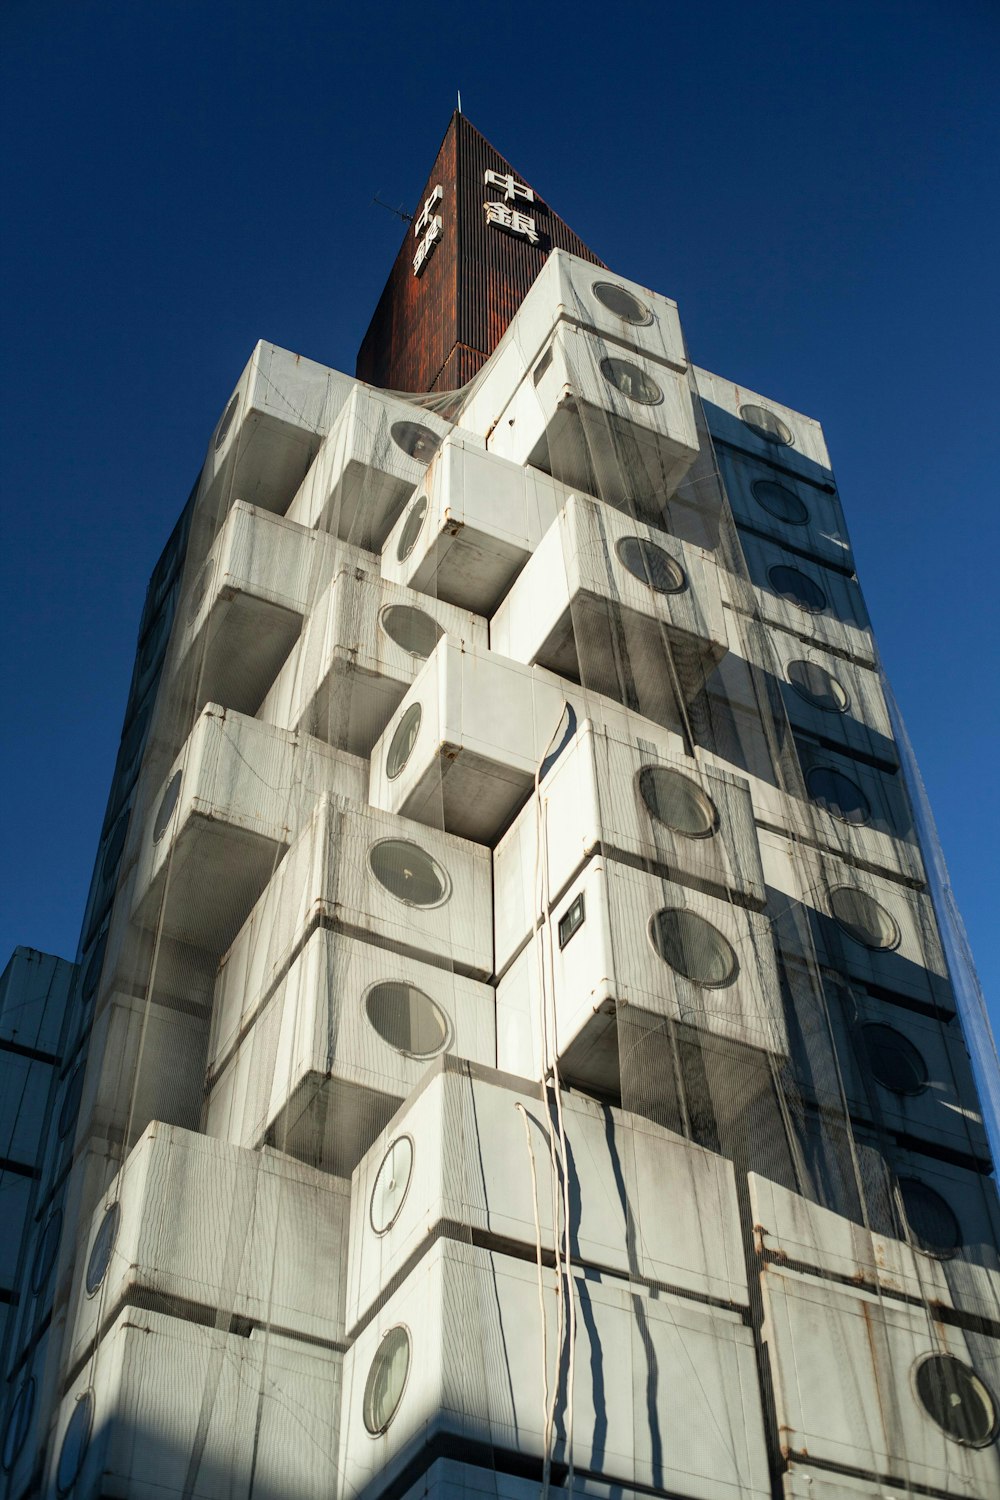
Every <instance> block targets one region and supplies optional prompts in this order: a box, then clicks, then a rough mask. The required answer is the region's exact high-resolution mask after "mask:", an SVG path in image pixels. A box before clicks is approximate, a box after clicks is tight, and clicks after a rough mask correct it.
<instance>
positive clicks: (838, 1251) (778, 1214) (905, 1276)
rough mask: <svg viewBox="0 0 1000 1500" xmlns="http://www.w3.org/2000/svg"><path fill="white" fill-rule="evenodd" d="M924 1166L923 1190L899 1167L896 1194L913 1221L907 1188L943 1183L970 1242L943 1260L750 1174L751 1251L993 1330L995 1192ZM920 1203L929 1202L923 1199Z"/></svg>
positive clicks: (998, 1290)
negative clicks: (981, 1321) (966, 1316)
mask: <svg viewBox="0 0 1000 1500" xmlns="http://www.w3.org/2000/svg"><path fill="white" fill-rule="evenodd" d="M913 1160H914V1161H916V1162H917V1163H918V1165H917V1167H915V1168H911V1169H910V1170H911V1171H912V1170H921V1171H923V1170H924V1166H923V1161H922V1160H921V1159H919V1158H913ZM931 1165H932V1166H933V1167H934V1168H936V1171H933V1172H932V1173H931V1178H930V1181H929V1182H928V1181H925V1179H924V1178H921V1179H913V1178H912V1177H907V1176H906V1175H905V1173H906V1166H905V1165H902V1171H903V1172H904V1176H903V1177H902V1179H901V1181H902V1184H903V1189H904V1190H905V1192H906V1193H907V1195H908V1198H909V1201H910V1204H911V1208H913V1210H914V1215H915V1217H916V1216H917V1214H918V1213H919V1210H918V1209H916V1208H914V1205H915V1204H916V1202H917V1199H916V1197H915V1196H914V1194H915V1190H914V1189H912V1188H911V1187H909V1186H908V1184H909V1183H910V1182H912V1181H913V1180H919V1181H921V1182H923V1183H924V1186H925V1188H926V1187H929V1186H931V1183H936V1184H937V1188H936V1189H935V1191H936V1190H937V1189H940V1187H941V1179H942V1177H944V1178H946V1179H947V1178H949V1177H950V1179H951V1180H950V1182H948V1183H947V1188H946V1190H947V1191H948V1192H950V1194H951V1200H952V1202H955V1203H958V1204H959V1205H960V1206H961V1207H962V1209H963V1211H964V1215H965V1219H966V1221H967V1223H968V1224H969V1230H968V1231H964V1230H961V1226H960V1232H961V1233H968V1234H969V1238H970V1241H971V1242H970V1243H969V1244H963V1245H961V1246H960V1248H959V1249H958V1250H955V1251H952V1252H950V1253H947V1254H941V1253H940V1252H932V1251H930V1250H925V1249H923V1248H922V1247H921V1245H920V1244H919V1243H917V1241H916V1240H915V1239H914V1237H913V1232H912V1231H911V1230H909V1229H908V1227H907V1238H898V1237H894V1236H892V1235H890V1234H885V1233H880V1232H878V1231H876V1230H873V1229H872V1228H870V1227H869V1226H867V1225H863V1224H859V1223H855V1222H854V1221H852V1220H851V1219H849V1218H845V1217H843V1216H842V1215H840V1214H836V1213H833V1212H832V1211H831V1210H830V1209H829V1208H823V1207H822V1206H821V1205H820V1204H818V1203H813V1202H811V1201H810V1199H808V1198H804V1197H801V1196H800V1195H799V1194H798V1193H794V1192H792V1191H791V1190H790V1189H789V1188H786V1187H783V1186H781V1185H780V1184H779V1183H776V1182H769V1181H768V1180H767V1179H766V1178H763V1177H759V1176H757V1175H756V1174H754V1173H750V1174H749V1179H748V1180H749V1184H750V1206H751V1211H752V1214H753V1221H754V1237H755V1240H756V1243H757V1249H758V1251H759V1252H760V1253H761V1254H762V1255H764V1256H767V1257H770V1258H772V1259H774V1260H775V1261H779V1262H782V1263H792V1264H794V1265H796V1266H799V1267H801V1268H804V1269H807V1270H810V1271H815V1272H816V1273H817V1274H820V1275H824V1276H829V1277H832V1278H834V1279H836V1280H838V1281H841V1282H844V1283H848V1282H850V1283H853V1284H854V1285H856V1286H860V1287H864V1288H866V1289H867V1290H870V1291H881V1292H884V1293H886V1294H888V1295H890V1296H899V1297H904V1298H909V1299H910V1300H911V1301H913V1300H916V1301H918V1302H925V1303H930V1304H940V1306H941V1307H947V1308H954V1309H956V1310H957V1311H959V1312H965V1313H971V1314H973V1315H974V1316H976V1317H980V1318H986V1319H989V1320H990V1321H992V1322H996V1321H997V1319H998V1317H1000V1203H998V1201H997V1195H996V1187H995V1184H994V1183H993V1182H992V1180H990V1179H980V1180H979V1182H978V1183H977V1182H976V1181H975V1180H974V1177H975V1174H972V1173H962V1172H961V1170H960V1169H958V1168H951V1169H950V1171H949V1169H948V1168H942V1166H941V1164H940V1163H933V1164H931ZM897 1196H898V1195H897ZM921 1201H923V1202H925V1203H928V1202H929V1201H930V1200H929V1199H927V1197H926V1193H925V1194H924V1195H923V1198H922V1200H921ZM949 1210H950V1204H949ZM897 1211H898V1212H899V1211H900V1209H899V1208H897ZM939 1214H940V1210H939ZM928 1222H929V1221H928ZM976 1235H978V1236H979V1238H978V1241H976V1240H975V1239H974V1236H976Z"/></svg>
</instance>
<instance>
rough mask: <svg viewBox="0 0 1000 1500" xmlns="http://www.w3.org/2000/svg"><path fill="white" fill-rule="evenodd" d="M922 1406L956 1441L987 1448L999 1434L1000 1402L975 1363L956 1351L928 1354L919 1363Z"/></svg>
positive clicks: (917, 1382) (917, 1377) (916, 1376)
mask: <svg viewBox="0 0 1000 1500" xmlns="http://www.w3.org/2000/svg"><path fill="white" fill-rule="evenodd" d="M913 1383H914V1385H915V1386H916V1390H917V1396H918V1398H919V1400H920V1404H921V1406H922V1407H923V1408H924V1411H925V1412H926V1413H927V1415H928V1416H929V1417H930V1419H931V1421H933V1422H936V1423H937V1425H938V1426H939V1427H940V1428H941V1431H942V1432H943V1433H944V1434H945V1436H946V1437H949V1438H951V1440H952V1442H955V1443H962V1444H963V1445H964V1446H965V1447H967V1448H985V1447H987V1446H988V1445H989V1444H990V1443H992V1442H993V1440H994V1438H995V1437H996V1435H997V1409H996V1402H995V1401H994V1400H993V1397H992V1395H991V1394H990V1392H989V1389H988V1387H987V1385H986V1383H985V1381H982V1380H980V1378H979V1376H978V1375H977V1374H976V1372H975V1370H974V1369H973V1368H972V1366H971V1365H967V1364H965V1363H964V1362H963V1361H962V1360H960V1359H956V1358H955V1356H954V1355H953V1354H928V1355H927V1356H926V1357H925V1358H924V1359H922V1360H921V1361H920V1363H919V1364H918V1365H917V1367H916V1371H915V1373H914V1382H913Z"/></svg>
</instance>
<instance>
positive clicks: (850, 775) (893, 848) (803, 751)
mask: <svg viewBox="0 0 1000 1500" xmlns="http://www.w3.org/2000/svg"><path fill="white" fill-rule="evenodd" d="M795 746H796V750H797V752H798V759H799V765H800V767H801V770H802V778H803V783H804V787H803V790H804V793H805V800H804V801H803V803H802V804H801V806H802V808H803V809H804V811H805V815H806V816H807V817H808V820H809V824H808V827H809V832H808V835H807V836H808V837H810V838H811V840H812V841H813V842H819V843H821V844H822V845H823V846H824V847H825V848H826V849H828V850H831V851H832V852H833V853H835V854H837V855H839V856H840V858H841V859H842V860H843V861H844V862H845V863H849V864H856V865H858V866H859V867H862V868H865V869H868V870H871V871H872V872H874V873H877V874H882V873H885V874H888V875H890V876H894V877H895V878H896V879H897V880H902V881H904V882H905V883H906V884H907V885H912V886H916V887H920V888H922V887H924V886H925V884H926V880H927V875H926V871H925V869H924V862H923V857H922V855H921V851H920V842H919V838H918V835H917V828H916V823H915V820H914V816H913V809H912V807H911V806H910V799H909V794H908V793H907V790H906V783H905V781H904V780H903V777H902V774H901V773H900V772H897V771H890V770H879V769H878V768H877V767H875V766H869V765H867V764H866V763H865V762H864V761H859V760H856V759H854V758H853V757H852V756H848V755H841V754H840V753H839V752H838V751H836V750H831V749H830V748H829V747H828V746H826V745H819V744H816V743H815V742H814V741H812V740H808V739H805V738H802V737H797V738H796V742H795Z"/></svg>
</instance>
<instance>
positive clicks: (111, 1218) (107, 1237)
mask: <svg viewBox="0 0 1000 1500" xmlns="http://www.w3.org/2000/svg"><path fill="white" fill-rule="evenodd" d="M121 1217H122V1211H121V1205H120V1204H119V1203H117V1202H115V1203H112V1205H111V1207H110V1208H109V1209H108V1211H107V1213H106V1214H105V1215H104V1218H103V1219H102V1220H101V1223H100V1227H99V1229H98V1231H97V1233H96V1234H95V1236H94V1243H93V1245H92V1246H91V1247H90V1259H89V1260H88V1261H87V1279H86V1284H87V1296H88V1297H92V1296H93V1295H94V1293H95V1292H96V1291H97V1289H98V1287H99V1286H100V1285H101V1282H102V1281H103V1280H104V1278H105V1276H106V1275H107V1272H108V1266H109V1265H110V1264H111V1255H112V1252H113V1250H114V1248H115V1240H116V1239H117V1238H118V1226H119V1224H120V1223H121Z"/></svg>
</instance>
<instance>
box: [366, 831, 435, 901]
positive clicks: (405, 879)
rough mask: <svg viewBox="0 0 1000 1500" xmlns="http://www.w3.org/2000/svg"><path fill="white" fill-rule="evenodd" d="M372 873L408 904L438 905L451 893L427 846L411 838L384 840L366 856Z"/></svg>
mask: <svg viewBox="0 0 1000 1500" xmlns="http://www.w3.org/2000/svg"><path fill="white" fill-rule="evenodd" d="M368 864H369V866H370V868H371V872H372V874H373V875H374V876H375V879H376V880H377V881H378V883H379V885H381V886H383V887H384V888H385V889H386V890H387V891H388V892H389V894H390V895H391V896H395V897H396V899H397V901H405V902H406V904H407V906H440V905H441V903H442V902H443V901H447V899H448V897H449V896H450V895H451V881H450V880H449V879H448V876H447V874H446V872H445V871H444V870H443V869H442V868H441V866H440V865H439V864H438V862H437V860H436V859H434V858H433V857H432V856H431V855H430V854H428V853H427V850H426V849H421V847H420V845H419V844H414V843H412V842H411V840H410V839H383V840H382V841H381V843H378V844H376V845H375V847H374V848H373V849H372V850H371V852H370V853H369V855H368Z"/></svg>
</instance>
